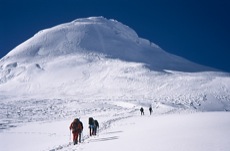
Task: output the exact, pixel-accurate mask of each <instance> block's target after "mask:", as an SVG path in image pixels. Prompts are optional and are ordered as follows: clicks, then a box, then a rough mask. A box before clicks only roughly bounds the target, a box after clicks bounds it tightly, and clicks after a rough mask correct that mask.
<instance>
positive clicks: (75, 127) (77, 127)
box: [69, 118, 83, 145]
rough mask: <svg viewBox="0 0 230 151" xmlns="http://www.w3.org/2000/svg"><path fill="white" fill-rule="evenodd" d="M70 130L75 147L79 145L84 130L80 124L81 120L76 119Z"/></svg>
mask: <svg viewBox="0 0 230 151" xmlns="http://www.w3.org/2000/svg"><path fill="white" fill-rule="evenodd" d="M69 129H70V130H72V134H73V144H74V145H75V144H77V143H78V135H79V133H81V131H82V129H83V128H82V125H81V124H80V120H79V119H78V118H76V119H74V121H73V122H72V123H71V124H70V127H69Z"/></svg>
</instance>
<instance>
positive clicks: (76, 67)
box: [0, 17, 230, 151]
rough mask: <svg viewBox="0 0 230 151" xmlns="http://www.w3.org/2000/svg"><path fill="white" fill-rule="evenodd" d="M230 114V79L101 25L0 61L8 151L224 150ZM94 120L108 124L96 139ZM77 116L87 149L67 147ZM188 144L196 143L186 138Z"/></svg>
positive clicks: (76, 29)
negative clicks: (148, 112) (149, 113)
mask: <svg viewBox="0 0 230 151" xmlns="http://www.w3.org/2000/svg"><path fill="white" fill-rule="evenodd" d="M150 105H151V106H153V108H154V116H153V117H139V108H140V107H141V106H143V107H145V109H147V108H148V107H149V106H150ZM229 110H230V76H229V73H223V72H221V71H218V70H215V69H212V68H209V67H205V66H202V65H198V64H195V63H192V62H190V61H188V60H186V59H184V58H181V57H178V56H175V55H173V54H169V53H167V52H166V51H164V50H162V49H161V48H160V47H159V46H157V45H156V44H154V43H152V42H149V41H148V40H146V39H143V38H140V37H138V35H137V33H135V31H134V30H132V29H131V28H129V27H128V26H126V25H123V24H122V23H120V22H118V21H115V20H108V19H105V18H103V17H90V18H82V19H77V20H75V21H73V22H70V23H65V24H62V25H58V26H55V27H52V28H49V29H45V30H42V31H40V32H38V33H37V34H35V35H34V36H33V37H32V38H30V39H28V40H27V41H25V42H24V43H22V44H21V45H19V46H17V47H16V48H15V49H13V50H12V51H11V52H9V53H8V54H7V55H6V56H5V57H3V58H2V59H1V60H0V148H1V149H2V148H4V150H5V151H11V150H23V151H25V150H50V151H51V150H52V151H54V150H94V149H93V148H94V147H95V146H96V148H97V149H98V150H99V149H100V148H101V147H105V148H104V149H106V150H108V149H107V148H108V147H110V146H112V145H111V144H110V143H112V144H113V143H114V144H115V145H116V147H119V146H123V147H124V150H130V148H129V146H130V144H133V142H138V141H139V140H138V138H140V139H143V140H145V142H143V141H140V143H137V144H135V145H134V146H135V147H134V148H135V149H138V148H140V147H141V146H145V147H146V150H150V149H152V148H148V147H147V146H152V145H153V147H155V149H157V150H169V148H168V147H172V148H174V150H177V151H178V150H198V151H199V150H224V151H225V150H226V148H229V145H228V144H229V142H228V140H230V139H229V136H230V135H229V133H228V132H229V128H228V127H227V126H226V125H228V124H229V120H228V118H227V117H228V116H229V114H228V112H223V111H229ZM199 111H205V112H206V111H208V112H210V111H221V112H216V113H212V112H211V113H204V114H201V113H196V112H199ZM194 112H195V113H194ZM174 113H176V114H174ZM190 113H194V114H190ZM89 116H94V117H96V118H97V119H98V120H99V121H100V123H101V128H100V134H99V136H96V137H95V138H89V136H88V135H87V134H88V130H87V119H88V117H89ZM75 117H81V119H82V120H83V121H84V124H85V127H86V128H85V131H84V135H85V137H84V139H85V142H84V143H83V144H80V145H79V146H73V145H72V144H69V142H70V138H69V130H68V125H69V124H70V122H71V121H72V119H73V118H75ZM212 117H215V118H212ZM177 119H178V120H177ZM137 121H142V122H143V123H147V124H146V125H147V126H146V128H144V129H141V130H140V133H139V135H138V137H137V136H136V135H137V134H135V133H132V132H133V131H136V130H137V129H139V123H138V122H137ZM155 121H157V123H155ZM205 121H206V122H207V123H210V124H209V125H204V124H205V123H204V122H205ZM184 123H185V124H186V123H190V124H189V125H184ZM196 124H198V125H196ZM150 125H154V126H153V127H152V126H151V127H150ZM169 125H170V126H171V127H169ZM202 125H204V127H202ZM176 126H178V128H177V127H176ZM220 127H221V129H219V128H220ZM127 128H129V129H127ZM152 128H153V129H154V130H153V131H151V133H149V131H146V130H149V129H152ZM159 128H160V129H161V130H162V131H163V134H164V135H163V136H162V135H161V133H159V132H161V131H160V130H158V129H159ZM172 128H173V129H172ZM193 128H194V129H193ZM186 129H188V130H189V131H186ZM191 129H192V130H191ZM180 130H184V133H182V134H181V132H180ZM199 130H202V132H200V133H199V134H197V135H195V134H194V133H195V132H196V131H199ZM203 130H205V131H203ZM213 131H214V132H215V133H214V135H213V137H209V139H208V140H207V136H209V134H210V133H211V132H213ZM146 133H147V134H149V136H147V134H146ZM166 133H167V134H171V135H170V136H171V137H170V138H168V135H166ZM150 137H151V138H150ZM152 137H153V138H154V137H155V138H157V139H152ZM186 137H188V139H189V140H191V141H189V142H187V141H186V139H181V138H186ZM134 138H135V140H134ZM161 138H162V139H161ZM172 139H173V140H174V141H172ZM203 139H205V140H207V141H204V142H202V141H201V140H203ZM152 140H153V141H152ZM218 140H219V141H218ZM12 141H13V142H14V145H11V142H12ZM216 141H218V143H217V145H216V146H215V144H213V143H210V142H216ZM103 142H104V143H105V144H106V145H103ZM124 142H127V144H124ZM154 143H155V144H154ZM28 144H30V145H28ZM94 144H95V145H94ZM142 144H143V145H142ZM165 144H166V145H165ZM196 144H198V145H196ZM126 145H127V146H126ZM139 145H140V146H139ZM210 146H211V148H212V149H210V148H209V147H210ZM116 147H115V146H113V149H114V150H115V149H117V148H116ZM119 149H120V148H119ZM170 150H171V149H170ZM111 151H112V150H111Z"/></svg>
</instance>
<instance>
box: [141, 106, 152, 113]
mask: <svg viewBox="0 0 230 151" xmlns="http://www.w3.org/2000/svg"><path fill="white" fill-rule="evenodd" d="M140 111H141V115H145V112H144V108H143V107H141V108H140ZM152 112H153V109H152V107H151V106H150V107H149V113H150V115H151V114H152Z"/></svg>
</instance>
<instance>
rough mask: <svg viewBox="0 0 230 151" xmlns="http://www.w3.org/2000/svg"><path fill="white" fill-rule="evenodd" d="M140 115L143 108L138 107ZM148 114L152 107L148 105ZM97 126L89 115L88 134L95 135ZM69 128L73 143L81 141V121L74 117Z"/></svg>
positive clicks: (142, 113)
mask: <svg viewBox="0 0 230 151" xmlns="http://www.w3.org/2000/svg"><path fill="white" fill-rule="evenodd" d="M140 112H141V115H144V108H143V107H141V109H140ZM149 112H150V115H151V114H152V112H153V110H152V107H151V106H150V107H149ZM98 128H99V123H98V121H97V120H95V119H93V118H92V117H89V135H90V136H92V135H96V134H97V130H98ZM69 129H70V130H72V134H73V144H74V145H75V144H78V142H79V143H81V138H82V131H83V123H82V122H81V121H80V119H79V118H76V119H74V121H73V122H72V123H71V124H70V127H69Z"/></svg>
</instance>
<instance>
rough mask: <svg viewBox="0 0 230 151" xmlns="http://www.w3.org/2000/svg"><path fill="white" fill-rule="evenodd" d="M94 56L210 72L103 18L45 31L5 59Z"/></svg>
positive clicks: (149, 65) (160, 69)
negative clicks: (92, 54)
mask: <svg viewBox="0 0 230 151" xmlns="http://www.w3.org/2000/svg"><path fill="white" fill-rule="evenodd" d="M86 53H94V54H101V55H104V56H105V57H107V58H113V59H120V60H123V61H128V62H139V63H143V64H144V65H145V66H147V67H148V68H150V69H151V70H155V71H164V70H176V71H189V72H194V71H204V70H205V71H206V70H210V68H207V67H203V66H201V65H197V64H195V63H192V62H189V61H188V60H185V59H183V58H181V57H178V56H175V55H172V54H169V53H167V52H165V51H164V50H162V49H161V48H160V47H158V46H157V45H155V44H154V43H151V42H150V41H148V40H146V39H142V38H139V37H138V35H137V34H136V32H135V31H134V30H132V29H131V28H129V27H128V26H126V25H123V24H122V23H120V22H118V21H115V20H107V19H105V18H103V17H90V18H83V19H77V20H75V21H73V22H70V23H66V24H62V25H58V26H56V27H53V28H50V29H46V30H42V31H40V32H38V33H37V34H36V35H34V36H33V37H32V38H30V39H29V40H27V41H26V42H24V43H22V44H21V45H19V46H18V47H16V48H15V49H14V50H12V51H11V52H10V53H9V54H7V55H6V57H5V58H11V59H12V58H15V61H16V60H18V59H20V60H22V61H23V60H24V61H30V60H34V59H40V61H41V60H44V59H47V58H49V59H50V58H53V57H57V56H63V55H77V54H86Z"/></svg>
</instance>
